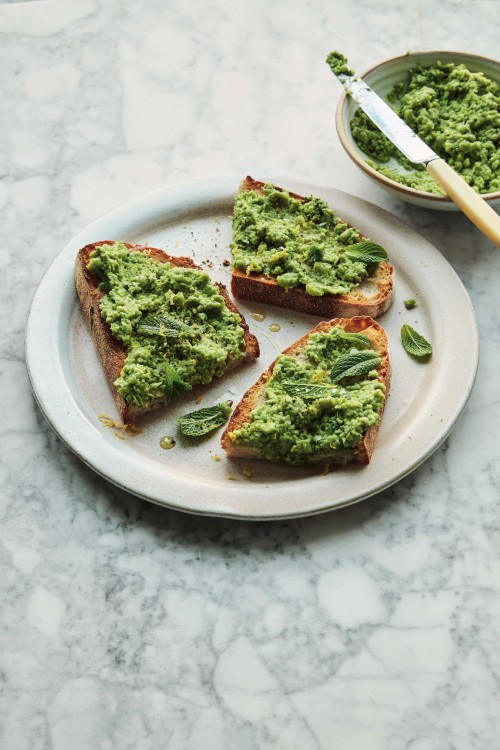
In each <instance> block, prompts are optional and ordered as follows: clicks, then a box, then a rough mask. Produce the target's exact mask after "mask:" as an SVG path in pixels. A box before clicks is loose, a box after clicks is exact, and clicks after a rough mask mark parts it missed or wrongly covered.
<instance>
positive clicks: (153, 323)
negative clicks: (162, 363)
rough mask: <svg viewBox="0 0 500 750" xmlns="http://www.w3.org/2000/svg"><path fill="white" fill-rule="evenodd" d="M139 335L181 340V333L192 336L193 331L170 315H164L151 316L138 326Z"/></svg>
mask: <svg viewBox="0 0 500 750" xmlns="http://www.w3.org/2000/svg"><path fill="white" fill-rule="evenodd" d="M136 330H137V332H138V333H146V334H150V335H156V336H165V338H172V339H174V338H179V336H180V335H181V333H187V334H192V333H193V331H192V329H191V328H190V327H189V326H188V325H186V324H185V323H183V322H182V320H179V319H178V318H174V317H173V316H172V315H168V313H164V314H163V315H151V316H149V317H148V318H145V319H144V320H142V321H141V322H140V323H138V324H137V327H136Z"/></svg>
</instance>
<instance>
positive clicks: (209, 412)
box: [177, 401, 233, 437]
mask: <svg viewBox="0 0 500 750" xmlns="http://www.w3.org/2000/svg"><path fill="white" fill-rule="evenodd" d="M232 404H233V402H232V401H223V402H222V403H221V404H215V406H208V407H206V408H204V409H198V410H197V411H192V412H190V413H189V414H184V416H182V417H179V419H178V420H177V421H178V424H179V430H180V431H181V432H182V434H183V435H187V436H188V437H202V436H203V435H208V433H209V432H213V430H216V429H217V428H218V427H222V425H223V424H225V423H226V422H227V420H228V417H229V415H230V414H231V407H232Z"/></svg>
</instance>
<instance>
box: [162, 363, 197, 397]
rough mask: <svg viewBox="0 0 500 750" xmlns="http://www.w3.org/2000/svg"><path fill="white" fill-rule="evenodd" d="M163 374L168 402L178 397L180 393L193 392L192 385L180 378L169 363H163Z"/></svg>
mask: <svg viewBox="0 0 500 750" xmlns="http://www.w3.org/2000/svg"><path fill="white" fill-rule="evenodd" d="M163 373H164V375H163V385H164V388H165V396H166V397H167V399H168V400H170V399H171V398H173V397H174V396H177V395H178V394H179V393H183V392H184V391H190V390H191V385H190V384H189V383H186V381H185V380H183V379H182V378H181V377H179V375H178V374H177V372H176V370H175V369H174V368H173V367H172V365H170V364H169V363H168V362H164V363H163Z"/></svg>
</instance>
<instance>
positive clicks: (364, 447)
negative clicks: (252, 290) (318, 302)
mask: <svg viewBox="0 0 500 750" xmlns="http://www.w3.org/2000/svg"><path fill="white" fill-rule="evenodd" d="M332 329H339V331H340V332H341V331H345V332H347V333H348V334H362V335H363V336H365V337H367V338H368V339H369V345H368V344H367V349H368V348H370V349H372V350H373V351H374V352H376V353H377V354H378V356H379V357H380V363H379V364H378V366H377V367H376V377H374V376H373V375H372V376H371V381H372V384H373V385H372V386H370V387H372V388H374V389H380V393H379V394H377V398H378V401H379V403H378V406H377V407H376V408H374V409H373V414H372V415H371V416H370V418H369V419H367V422H370V421H371V422H372V424H370V425H369V426H367V427H366V429H364V430H363V432H362V434H361V436H360V438H359V440H358V442H356V444H355V445H351V446H348V447H346V446H345V445H340V446H337V447H336V448H335V449H332V448H331V447H330V448H328V447H327V448H326V449H325V448H324V447H320V449H319V450H318V451H317V452H314V451H313V452H311V453H310V454H309V455H307V456H306V457H305V458H306V460H296V457H294V456H293V453H292V452H290V453H289V454H287V453H286V451H287V450H288V447H289V446H287V443H286V440H284V438H283V433H284V432H285V431H286V430H287V424H288V428H289V426H290V425H289V423H287V422H286V421H284V420H282V419H281V417H282V414H283V411H281V412H279V413H278V414H276V409H274V411H271V412H270V413H269V414H267V415H266V416H265V417H264V420H263V423H262V422H261V425H262V429H261V431H260V435H263V436H264V440H265V441H266V444H267V445H268V446H270V447H269V448H268V449H267V455H266V449H263V448H262V447H261V446H259V445H255V444H252V439H250V440H248V436H246V437H245V435H244V434H243V435H242V434H241V433H239V432H238V431H240V430H241V429H242V428H244V427H245V425H246V426H247V427H248V425H250V424H252V422H255V421H256V420H257V421H258V420H259V413H258V411H257V412H256V410H259V408H260V407H265V405H266V402H267V403H269V401H268V399H267V395H266V389H267V387H268V384H269V383H270V381H271V379H273V380H274V381H276V380H277V381H278V383H279V382H280V380H281V382H283V379H286V377H287V376H286V372H287V364H286V358H291V357H292V358H296V359H298V360H304V359H306V360H307V359H308V357H307V356H306V354H305V349H306V346H307V345H308V343H309V342H310V341H311V337H312V336H313V335H314V334H317V333H326V334H328V332H330V331H332ZM335 336H337V333H335ZM317 338H318V337H317ZM351 344H352V341H351V343H349V342H347V343H346V344H345V346H346V350H347V351H350V347H351ZM328 346H330V347H331V344H327V347H328ZM342 346H344V344H342ZM320 369H321V368H320ZM324 373H325V369H324V367H323V369H322V372H318V371H317V370H314V374H313V375H312V380H311V381H310V382H311V384H312V383H314V384H317V383H318V382H321V379H322V378H324ZM273 375H274V378H273ZM360 380H363V378H359V377H358V378H356V377H351V378H349V377H347V378H346V379H345V380H344V382H343V383H342V389H344V388H345V389H346V391H347V392H348V391H349V388H350V387H351V388H352V384H355V383H359V382H360ZM366 380H370V378H369V377H367V378H366ZM390 381H391V362H390V357H389V346H388V340H387V335H386V333H385V331H384V329H383V328H382V327H381V326H380V325H379V324H378V323H377V322H376V321H375V320H373V319H372V318H370V317H367V316H359V317H354V318H337V319H334V320H330V321H323V322H321V323H319V324H318V325H317V326H316V328H314V329H313V330H312V331H310V332H309V333H307V334H306V335H305V336H302V337H301V338H300V339H298V340H297V341H296V342H295V343H293V344H292V345H291V346H289V347H288V348H287V349H285V350H284V351H283V352H282V354H281V355H279V357H278V358H277V359H276V360H275V361H274V362H273V363H272V364H271V365H270V366H269V367H268V369H267V370H266V371H265V372H264V373H262V375H261V376H260V378H259V379H258V380H257V382H256V383H255V384H254V385H253V386H252V387H251V388H250V389H249V390H248V391H247V392H246V393H245V395H244V396H243V398H242V400H241V401H240V403H239V404H238V406H237V407H236V409H235V410H234V412H233V415H232V417H231V420H230V422H229V424H228V425H227V427H226V429H225V431H224V433H223V435H222V438H221V445H222V447H223V448H224V450H225V451H226V454H227V456H228V457H229V458H249V459H267V460H271V461H276V462H279V463H281V462H283V463H296V464H308V463H316V462H323V463H327V464H346V463H349V462H357V463H360V464H367V463H369V461H370V459H371V456H372V454H373V450H374V447H375V441H376V438H377V434H378V430H379V425H380V420H381V418H382V413H383V410H384V406H385V400H386V398H387V395H388V393H389V388H390ZM323 382H324V380H323ZM377 383H378V384H380V385H377ZM278 387H281V386H278ZM341 392H342V391H341ZM273 398H275V393H274V396H273V395H272V396H271V401H272V399H273ZM290 398H292V400H293V399H295V403H294V404H293V405H292V407H291V409H292V411H293V410H295V412H296V415H297V416H294V415H293V414H292V417H291V419H292V423H293V424H292V427H293V429H296V433H295V434H296V435H298V436H299V440H302V439H303V438H304V439H306V440H309V438H311V439H312V441H314V440H316V439H318V438H317V435H318V434H320V432H321V430H322V429H323V430H324V429H326V430H327V432H328V429H329V425H331V424H333V421H334V420H335V419H337V415H338V414H341V415H342V416H341V417H340V420H342V419H344V418H345V419H346V420H347V419H348V416H347V415H348V411H349V408H351V407H350V405H349V404H346V403H345V402H344V410H343V411H342V406H341V404H340V403H335V402H334V401H333V400H332V401H331V402H330V403H327V402H326V403H325V402H323V404H322V405H321V409H319V416H318V421H317V422H315V421H314V420H315V419H316V416H315V415H314V414H312V415H311V417H310V419H309V417H304V414H306V412H307V411H308V410H310V409H311V408H313V409H314V398H313V399H308V398H306V399H305V400H302V399H301V398H300V396H299V397H297V396H295V397H293V396H292V397H290V396H289V397H288V403H289V404H290V403H291V401H290ZM349 398H351V399H352V398H354V393H353V392H351V393H349V395H348V396H347V399H348V400H349ZM320 400H321V399H320ZM316 403H318V401H317V400H316ZM271 408H274V407H273V406H272V407H271ZM278 408H280V409H281V408H282V407H281V406H279V407H278ZM285 408H288V407H285ZM261 411H262V409H261ZM308 420H309V421H308ZM348 429H349V428H348ZM258 439H260V438H258ZM280 443H281V444H282V447H281V448H280V449H279V451H281V455H280V453H279V451H278V454H277V457H276V455H275V452H276V444H280ZM292 443H293V440H292ZM318 445H321V444H320V443H318ZM323 446H324V443H323ZM291 450H292V451H293V446H292V449H291ZM270 453H271V455H270Z"/></svg>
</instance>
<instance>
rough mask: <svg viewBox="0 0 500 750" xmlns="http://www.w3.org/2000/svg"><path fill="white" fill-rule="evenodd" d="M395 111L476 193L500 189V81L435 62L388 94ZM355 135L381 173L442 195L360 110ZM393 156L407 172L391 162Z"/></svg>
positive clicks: (353, 124)
mask: <svg viewBox="0 0 500 750" xmlns="http://www.w3.org/2000/svg"><path fill="white" fill-rule="evenodd" d="M387 99H388V101H389V103H390V104H391V106H392V107H393V109H394V110H395V111H396V112H397V114H398V115H399V116H400V117H401V118H402V119H403V120H404V121H405V122H406V123H407V124H408V125H409V126H410V127H411V128H412V130H413V131H414V132H415V133H417V135H419V136H420V138H422V140H424V141H425V142H426V143H427V144H428V146H430V147H431V148H432V149H433V150H434V151H435V152H436V153H437V154H438V155H439V156H441V157H442V158H443V159H445V161H446V162H447V163H448V164H449V165H450V166H451V167H453V169H455V170H456V171H457V172H458V173H459V174H460V175H461V176H462V177H463V178H464V179H465V181H466V182H468V183H469V185H471V187H473V188H474V189H475V190H476V191H477V192H478V193H492V192H495V191H497V190H500V86H498V84H497V83H495V82H494V81H492V80H490V79H489V78H487V77H486V76H485V75H484V74H483V73H481V72H471V71H470V70H468V69H467V68H466V67H465V66H464V65H455V64H453V63H446V64H445V63H441V62H437V63H436V64H435V65H431V66H429V67H421V66H418V67H415V68H413V69H411V70H410V71H409V79H408V81H407V82H406V83H398V84H397V85H396V86H395V87H394V88H393V89H392V91H391V92H390V94H389V95H388V97H387ZM351 131H352V135H353V138H354V140H355V141H356V143H357V145H358V146H359V147H360V149H361V150H362V151H364V153H365V154H367V155H368V156H369V157H371V159H370V161H368V163H369V164H370V166H372V167H373V168H374V169H376V170H377V171H378V172H380V173H381V174H383V175H385V176H386V177H389V178H390V179H391V180H394V181H396V182H399V183H401V184H403V185H407V186H408V187H411V188H415V189H416V190H424V191H425V192H428V193H437V194H442V193H443V191H442V190H441V188H440V187H439V186H438V185H436V183H435V182H434V180H433V179H432V178H431V177H430V176H429V175H428V174H427V172H426V171H425V168H424V167H423V166H421V165H415V164H413V163H412V162H410V161H409V160H408V159H406V157H404V156H403V155H402V154H401V152H400V151H398V149H397V148H396V147H395V146H394V145H393V144H392V143H391V142H390V141H389V140H388V139H387V138H386V137H385V135H383V134H382V133H381V132H380V130H378V128H377V127H376V126H375V125H373V123H372V122H371V120H369V119H368V117H367V116H366V115H365V114H364V112H362V111H361V110H357V112H356V114H355V115H354V117H353V120H352V122H351ZM391 159H394V160H395V161H396V162H397V163H399V164H400V165H401V166H402V167H404V169H405V170H407V172H401V171H399V170H398V169H397V168H392V167H391V166H390V164H389V165H387V166H385V165H386V164H387V162H389V160H391Z"/></svg>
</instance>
